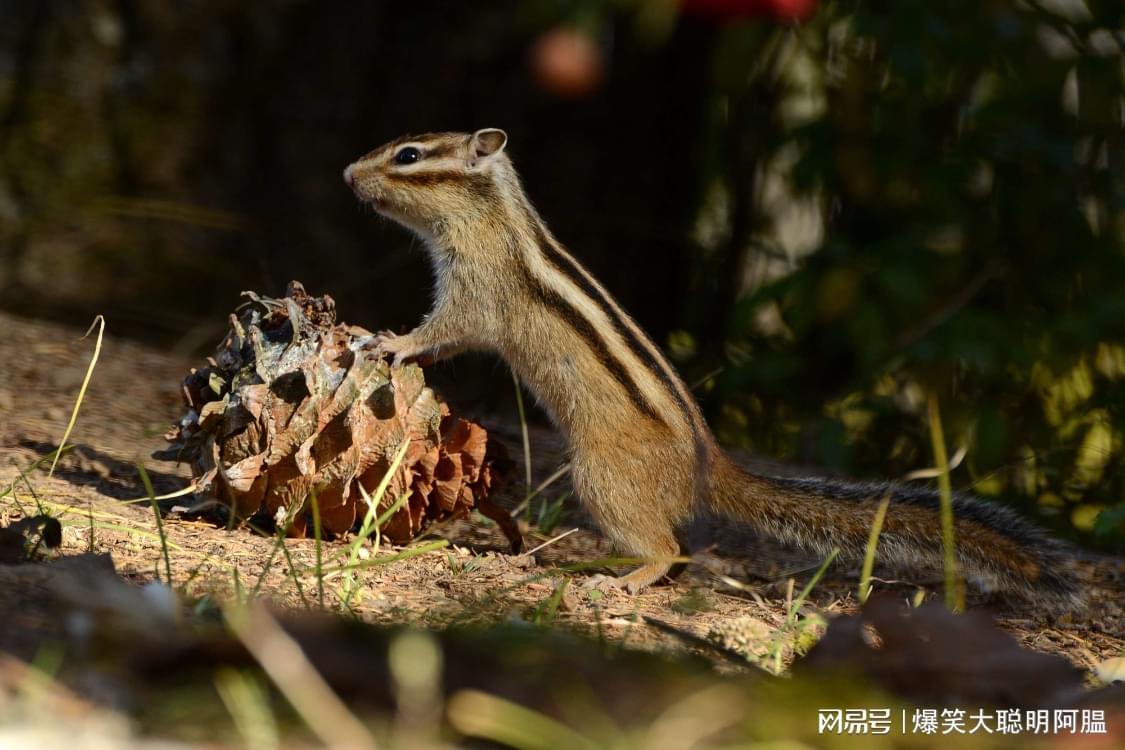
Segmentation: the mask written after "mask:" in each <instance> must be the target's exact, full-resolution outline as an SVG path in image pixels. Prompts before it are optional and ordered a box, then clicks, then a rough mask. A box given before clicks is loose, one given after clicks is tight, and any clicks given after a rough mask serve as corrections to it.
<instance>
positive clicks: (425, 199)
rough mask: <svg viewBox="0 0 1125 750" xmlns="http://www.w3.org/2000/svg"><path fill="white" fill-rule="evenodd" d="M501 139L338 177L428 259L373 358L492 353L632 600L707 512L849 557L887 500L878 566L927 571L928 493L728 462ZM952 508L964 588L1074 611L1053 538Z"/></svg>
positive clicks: (375, 164)
mask: <svg viewBox="0 0 1125 750" xmlns="http://www.w3.org/2000/svg"><path fill="white" fill-rule="evenodd" d="M507 142H508V136H507V135H506V134H505V133H504V131H502V130H497V129H495V128H488V129H484V130H478V131H476V132H475V133H472V134H468V133H433V134H428V135H421V136H408V137H404V138H399V139H397V140H395V141H392V142H390V143H388V144H386V145H384V146H381V147H379V148H377V149H375V150H374V151H372V152H370V153H369V154H367V155H366V156H364V157H362V158H360V159H359V160H358V161H356V162H355V163H353V164H351V165H350V166H348V167H347V168H346V169H345V170H344V181H345V182H346V183H347V184H348V185H349V186H350V187H351V188H352V190H353V191H354V192H355V194H356V196H357V197H358V198H359V199H360V200H361V201H363V202H364V203H368V204H370V205H371V206H372V207H374V209H375V210H376V211H377V212H378V213H379V214H381V215H383V216H385V217H387V218H390V219H392V220H394V221H396V222H398V223H399V224H402V225H403V226H405V227H406V228H408V229H410V230H411V231H413V232H414V233H415V234H417V235H418V236H419V237H420V238H421V239H422V240H423V242H424V244H425V246H426V248H427V250H428V254H429V258H430V261H431V263H432V265H433V272H434V279H435V290H434V303H433V309H432V311H431V312H430V313H429V315H427V316H426V318H425V319H424V320H423V322H422V323H421V324H420V325H419V326H417V327H416V328H415V329H414V330H413V331H411V332H410V333H407V334H404V335H394V334H392V333H389V332H384V333H382V334H380V335H379V336H378V337H377V338H376V339H375V341H374V348H375V349H376V350H377V351H378V352H380V353H383V354H385V355H389V356H391V357H393V359H394V362H395V363H396V364H400V363H402V362H403V361H404V360H407V359H411V358H416V357H422V356H425V357H427V358H431V359H433V360H435V361H436V360H439V359H442V358H445V357H450V356H453V355H454V354H457V353H458V352H461V351H464V350H467V349H475V350H487V351H492V352H495V353H497V354H499V356H500V357H502V358H503V359H504V360H505V361H506V362H507V363H508V364H509V365H510V366H511V368H512V369H513V370H514V371H515V373H516V374H517V375H518V377H519V378H520V380H521V381H522V382H523V384H524V385H525V386H526V387H527V388H528V389H529V390H530V391H531V393H532V394H533V395H534V396H535V397H536V399H537V401H538V403H539V404H540V405H541V406H542V407H543V408H544V409H545V410H546V412H547V414H548V415H549V416H550V418H551V419H552V420H553V422H554V424H555V425H556V426H557V427H558V428H559V430H560V431H561V432H562V433H563V434H564V436H565V438H566V440H567V441H568V444H569V447H570V452H571V473H572V476H573V483H574V489H575V492H576V494H577V496H578V497H579V498H580V499H581V501H582V502H583V503H584V504H585V506H586V507H587V508H588V510H589V512H590V513H591V515H592V516H593V518H594V520H595V522H596V523H597V524H598V525H599V527H600V528H601V529H602V531H603V532H604V533H605V534H606V535H607V536H608V537H609V539H610V540H611V541H612V542H613V543H614V544H615V546H616V547H617V548H618V549H620V550H621V551H623V552H625V553H627V554H631V555H635V556H637V557H640V558H643V559H646V560H650V562H647V563H646V564H644V565H642V566H641V567H639V568H637V569H635V570H633V571H632V572H630V573H628V574H627V575H625V576H624V577H623V578H619V579H614V580H615V581H616V582H617V583H618V584H620V585H623V586H624V588H626V589H627V590H628V591H629V592H630V593H636V592H638V591H640V590H642V589H644V588H645V587H646V586H648V585H650V584H652V583H654V582H656V581H658V580H659V579H661V578H663V577H664V576H665V575H666V574H668V572H669V569H670V566H671V562H670V558H675V557H677V556H678V555H679V554H680V551H681V542H686V541H687V540H689V539H697V538H698V529H699V527H700V523H703V522H707V521H708V519H710V522H711V523H714V522H715V519H724V520H721V521H720V524H722V525H723V526H725V528H726V531H729V530H730V529H732V528H734V529H737V528H738V527H740V526H746V527H749V528H750V529H752V530H754V531H756V532H758V533H764V534H766V535H768V536H770V537H773V538H776V539H779V540H781V541H783V542H786V543H793V544H796V545H798V546H801V547H804V548H806V549H809V550H811V551H814V552H817V553H820V554H826V553H827V552H828V551H829V550H831V549H832V548H833V547H838V548H839V549H840V552H841V554H842V556H844V557H850V558H852V559H862V557H863V553H864V550H865V548H866V544H867V538H868V535H869V532H870V527H871V522H872V519H873V517H874V515H875V511H876V508H877V507H878V505H879V503H880V501H881V500H882V498H883V497H884V495H886V494H887V493H891V495H892V503H891V505H890V509H889V512H888V513H887V515H886V519H885V522H884V525H883V531H882V535H881V537H880V540H879V544H878V554H879V558H880V560H881V561H882V562H886V563H890V564H892V565H895V566H898V567H905V568H909V569H926V570H940V569H941V559H942V557H941V556H942V550H941V542H940V537H941V534H940V531H939V528H940V525H939V515H938V507H939V501H938V497H937V494H936V493H935V492H932V491H928V490H920V489H912V488H909V487H895V488H892V486H891V485H890V484H889V483H884V484H879V483H844V482H836V481H828V480H822V479H782V478H774V477H768V476H760V475H755V474H750V473H747V472H745V471H743V470H742V469H740V468H739V467H738V466H736V465H735V463H734V462H733V461H732V460H731V459H730V458H729V457H728V456H727V455H726V454H725V453H724V452H723V450H722V449H721V448H720V447H719V446H718V444H717V442H716V441H715V438H714V437H713V436H712V434H711V431H710V429H709V428H708V426H707V423H706V422H705V421H704V419H703V416H702V414H701V412H700V409H699V407H698V405H697V404H696V402H695V400H694V399H693V397H692V395H691V393H690V392H689V390H688V388H687V386H685V385H684V382H683V381H682V380H681V379H680V377H679V375H677V373H676V370H675V369H674V368H673V367H672V365H671V364H670V363H669V362H668V360H667V359H666V358H665V357H664V355H663V354H662V353H661V351H660V348H659V347H657V346H656V345H655V344H654V343H653V342H652V341H651V340H650V339H649V338H648V336H646V335H645V333H644V331H642V330H641V328H640V327H639V326H638V325H637V324H636V323H635V322H634V321H633V320H632V318H630V317H629V315H628V314H626V313H625V311H624V310H623V309H622V308H621V306H620V305H619V304H618V303H617V302H616V301H615V300H614V298H613V297H612V296H611V295H610V294H609V292H607V291H606V289H605V288H604V287H603V286H602V285H601V284H600V283H598V281H597V280H595V279H594V277H593V276H591V274H590V273H589V272H588V271H587V270H586V269H585V268H583V267H582V265H581V264H580V263H579V262H578V261H577V260H576V259H575V258H574V257H573V256H572V255H571V254H570V253H569V252H567V251H566V250H565V249H564V248H563V246H562V245H561V244H560V243H559V242H558V240H556V239H555V237H554V235H552V234H551V232H550V230H548V229H547V226H546V225H545V224H544V222H543V220H542V219H541V218H540V216H539V214H538V213H537V212H536V210H535V208H534V207H533V206H532V204H531V201H530V200H529V199H528V197H527V195H526V194H525V193H524V190H523V188H522V186H521V183H520V179H519V176H518V175H517V173H516V170H515V168H514V167H513V165H512V162H511V160H510V159H509V158H508V156H507V154H506V153H505V146H506V144H507ZM953 507H954V514H955V526H954V528H955V533H956V542H957V561H958V563H959V566H960V571H961V572H963V573H964V574H966V576H967V577H968V578H969V579H970V580H971V581H974V582H978V583H980V584H982V585H983V586H984V587H985V588H986V589H988V590H993V591H997V592H1000V593H1008V594H1014V595H1016V596H1019V597H1022V598H1023V599H1026V600H1029V601H1031V602H1033V603H1041V604H1048V605H1052V606H1054V607H1056V608H1062V607H1077V606H1079V605H1080V602H1081V596H1080V593H1079V590H1078V586H1077V584H1076V582H1075V580H1074V579H1073V578H1072V577H1071V576H1070V575H1069V574H1067V573H1066V572H1065V565H1064V563H1065V562H1066V560H1067V559H1068V557H1069V555H1068V552H1067V550H1068V548H1067V546H1066V545H1065V544H1064V543H1062V542H1060V541H1057V540H1054V539H1052V538H1050V537H1049V536H1047V535H1046V534H1045V533H1043V532H1042V531H1040V530H1039V529H1038V528H1036V527H1035V526H1034V525H1032V524H1031V523H1029V522H1028V521H1025V520H1024V519H1023V518H1021V517H1020V516H1018V515H1016V514H1015V513H1012V512H1011V511H1008V510H1006V509H1004V508H1002V507H999V506H996V505H991V504H987V503H984V502H982V501H979V500H976V499H974V498H971V497H969V496H965V495H957V496H956V497H955V498H954V502H953ZM724 533H725V532H724Z"/></svg>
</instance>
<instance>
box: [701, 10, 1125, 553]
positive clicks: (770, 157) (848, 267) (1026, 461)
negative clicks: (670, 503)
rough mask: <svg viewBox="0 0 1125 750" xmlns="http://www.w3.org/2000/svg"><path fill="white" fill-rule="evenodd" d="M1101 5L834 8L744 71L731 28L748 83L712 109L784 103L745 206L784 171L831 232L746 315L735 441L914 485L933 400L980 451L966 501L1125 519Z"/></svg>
mask: <svg viewBox="0 0 1125 750" xmlns="http://www.w3.org/2000/svg"><path fill="white" fill-rule="evenodd" d="M1056 5H1058V6H1062V5H1063V4H1052V7H1055V6H1056ZM1074 5H1075V6H1077V7H1078V8H1079V10H1081V4H1080V3H1075V4H1074ZM1087 5H1088V6H1089V9H1090V11H1089V13H1086V12H1074V13H1071V14H1070V16H1069V18H1064V17H1062V16H1061V15H1057V14H1055V13H1053V12H1051V11H1048V10H1047V9H1045V8H1044V7H1041V6H1040V5H1039V4H1038V3H1028V4H1026V6H1025V5H1024V4H1016V3H975V2H969V1H958V2H949V3H925V2H895V3H859V2H838V3H826V4H825V5H824V6H822V8H821V11H820V13H819V14H818V16H817V17H816V18H815V19H814V20H813V21H812V22H811V23H810V24H808V25H806V26H804V27H802V28H800V29H797V30H790V29H777V30H775V31H773V32H772V36H771V37H770V38H769V39H767V40H766V41H765V42H763V43H761V44H759V45H758V46H757V47H756V49H754V50H743V51H742V52H741V53H739V52H737V51H734V52H732V51H731V50H742V46H743V45H744V42H745V40H746V39H760V38H761V36H762V31H761V29H760V28H746V29H741V28H735V29H732V30H731V31H730V38H729V39H728V40H727V41H726V46H727V51H728V54H727V55H726V56H725V57H724V56H722V55H720V57H719V60H720V63H725V64H726V65H728V66H741V67H742V69H743V70H746V69H749V70H752V71H756V72H754V73H753V74H752V75H751V76H750V80H749V81H748V82H746V81H745V79H743V81H742V82H741V83H739V84H737V85H735V86H726V87H725V88H724V86H725V85H726V84H725V82H726V81H728V80H730V79H731V76H730V71H729V70H728V71H726V72H725V73H724V72H723V71H720V72H719V76H718V78H719V86H717V88H718V89H719V90H720V92H721V97H720V101H719V102H717V105H721V106H722V107H724V108H725V110H729V111H737V110H738V108H739V106H740V105H739V103H738V100H739V99H740V98H742V97H749V96H757V97H761V96H762V94H763V92H764V93H765V94H767V95H768V96H772V97H774V98H775V100H776V101H777V106H776V107H775V108H774V111H773V118H772V121H771V122H769V123H766V124H765V125H764V126H763V128H762V132H761V135H760V138H761V139H763V142H762V143H761V144H760V145H759V146H758V149H757V152H756V154H755V155H754V157H753V158H754V159H755V160H756V164H757V165H758V169H759V174H760V175H765V176H764V177H761V176H760V177H759V178H758V185H759V189H758V190H757V191H756V193H757V196H756V197H752V199H753V200H756V201H758V205H759V207H760V206H761V202H762V199H761V194H762V193H763V191H765V190H766V188H768V185H769V179H771V177H776V179H777V180H780V181H781V182H783V183H784V186H785V189H786V191H787V196H788V197H789V198H790V199H791V200H793V201H807V202H809V204H810V205H812V206H813V207H814V208H815V209H816V210H817V212H818V214H819V221H820V222H821V226H822V231H821V232H820V233H819V237H818V239H817V241H816V242H815V243H813V244H812V245H811V246H809V247H807V248H804V249H797V250H794V249H793V247H792V243H790V246H788V247H785V246H782V247H780V248H778V247H776V246H773V248H772V252H775V253H779V254H780V255H782V256H783V262H782V263H780V264H775V265H780V269H778V268H775V269H773V270H772V271H771V272H770V273H769V274H768V276H769V277H770V280H769V281H767V282H766V283H764V284H761V285H759V286H758V288H756V289H755V290H753V291H752V292H751V293H749V294H747V295H745V296H744V297H743V298H742V299H741V300H740V301H739V302H738V304H737V305H736V307H735V310H734V315H733V322H732V324H731V326H730V329H729V335H728V341H727V344H726V351H727V353H728V355H729V354H731V353H737V355H738V356H737V358H735V361H734V362H733V363H732V364H731V365H730V366H728V368H727V369H726V370H725V372H724V373H723V374H722V375H721V376H720V377H719V379H718V382H717V387H716V389H715V390H714V391H713V392H712V401H711V405H712V407H713V411H714V413H715V414H717V415H718V417H719V421H720V431H721V434H722V437H723V438H724V439H725V440H727V441H732V440H733V441H736V442H740V443H742V444H743V445H744V446H746V447H749V448H752V449H757V450H762V451H768V452H775V453H782V454H788V455H790V456H797V457H799V458H801V459H802V460H808V461H813V462H817V463H822V464H827V465H830V466H833V467H835V468H837V469H840V470H844V471H847V472H850V473H853V474H858V475H879V476H888V475H890V476H894V475H900V474H902V473H905V472H907V471H909V470H911V469H915V468H918V467H920V466H925V465H927V464H928V460H927V452H928V451H927V438H926V420H925V412H924V404H925V402H926V396H927V394H931V393H932V394H936V395H937V396H938V397H940V399H941V402H942V405H943V407H944V410H945V411H946V421H947V424H948V425H949V428H950V429H949V436H950V442H951V444H952V445H953V447H954V449H956V448H958V447H960V446H962V445H967V446H968V448H969V452H968V457H967V460H966V461H965V462H964V464H963V467H962V468H960V469H959V470H958V471H957V472H956V473H955V474H954V481H955V482H956V483H958V484H959V485H961V486H966V485H973V486H975V489H976V490H977V491H978V492H982V493H986V494H1001V495H1003V496H1005V497H1006V498H1008V499H1013V500H1014V499H1022V502H1025V503H1027V504H1029V507H1030V504H1031V503H1038V504H1039V505H1040V506H1043V507H1047V508H1052V509H1054V510H1055V511H1056V515H1059V516H1060V518H1062V517H1065V518H1067V519H1069V522H1070V523H1072V524H1074V525H1075V526H1076V527H1078V528H1079V529H1080V530H1081V531H1083V532H1086V531H1089V530H1090V529H1091V528H1092V526H1093V524H1094V519H1095V517H1096V516H1097V514H1098V511H1099V510H1100V509H1102V508H1106V507H1109V506H1112V505H1116V504H1118V503H1120V502H1121V501H1122V498H1123V497H1125V471H1123V470H1122V469H1123V463H1122V462H1123V456H1125V453H1123V447H1125V441H1123V435H1125V398H1123V397H1125V377H1123V376H1125V346H1123V344H1125V293H1123V292H1122V290H1125V194H1123V192H1122V189H1121V188H1122V172H1123V166H1125V154H1123V151H1122V148H1123V135H1125V130H1123V122H1122V120H1123V114H1122V113H1123V111H1125V64H1123V62H1122V61H1123V57H1125V56H1123V54H1122V51H1123V50H1122V41H1121V38H1120V35H1119V34H1117V36H1114V35H1113V34H1111V33H1110V30H1113V29H1120V28H1121V27H1122V21H1123V20H1125V17H1123V16H1122V10H1121V6H1120V5H1118V4H1114V3H1096V2H1092V3H1088V4H1087ZM763 56H765V57H766V58H767V59H766V64H763V63H762V61H761V60H760V59H759V58H761V57H763ZM755 66H756V67H755ZM802 104H803V108H802V106H800V105H802ZM787 107H788V108H789V109H791V110H794V111H798V113H799V114H798V116H788V115H787V114H786V108H787ZM718 127H719V128H720V129H721V128H722V127H725V126H724V125H720V126H718ZM717 148H719V150H720V151H721V150H722V146H718V147H717ZM781 155H789V158H788V161H787V162H786V163H785V167H784V169H782V168H779V167H778V164H779V163H780V162H779V159H778V157H779V156H781ZM727 156H728V157H729V158H731V159H738V158H743V157H740V155H739V154H729V153H728V154H727ZM724 185H725V188H726V194H727V195H728V196H729V195H736V194H737V193H738V190H737V186H736V185H734V184H732V183H731V182H730V181H729V179H727V180H726V182H725V183H724ZM707 210H708V209H706V208H705V209H704V211H705V213H706V212H707ZM732 210H733V209H732ZM759 212H760V214H762V216H764V218H760V219H759V220H758V222H757V231H758V233H759V234H760V235H761V238H762V239H755V240H754V241H755V242H756V243H757V244H758V245H759V246H761V247H765V248H766V250H767V251H770V249H771V246H770V244H769V238H770V237H776V236H778V235H781V234H783V232H781V231H779V227H778V226H777V222H776V217H770V216H768V215H765V214H764V213H763V212H762V211H761V209H760V208H759ZM771 221H773V222H774V224H773V225H772V226H771V224H770V222H771ZM780 229H784V227H781V228H780ZM751 253H752V255H751V258H752V257H753V251H751ZM1119 516H1120V513H1118V515H1117V516H1114V517H1115V518H1117V517H1119ZM1108 523H1109V522H1108V521H1106V522H1103V523H1102V524H1101V526H1100V528H1101V529H1102V530H1103V534H1102V535H1101V537H1100V538H1101V539H1103V540H1106V539H1108V540H1109V541H1110V543H1111V544H1112V543H1114V542H1117V543H1120V541H1121V540H1122V539H1123V538H1125V534H1122V528H1121V523H1120V521H1119V520H1118V522H1117V523H1116V531H1112V530H1110V531H1107V530H1105V526H1106V525H1107V524H1108Z"/></svg>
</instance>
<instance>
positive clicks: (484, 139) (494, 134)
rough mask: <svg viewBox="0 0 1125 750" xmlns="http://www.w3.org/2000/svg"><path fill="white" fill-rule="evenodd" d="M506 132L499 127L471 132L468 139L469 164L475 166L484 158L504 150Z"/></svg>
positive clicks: (506, 141) (506, 138)
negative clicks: (471, 134) (470, 137)
mask: <svg viewBox="0 0 1125 750" xmlns="http://www.w3.org/2000/svg"><path fill="white" fill-rule="evenodd" d="M507 143H508V134H507V133H505V132H504V131H503V130H500V129H499V128H484V129H483V130H478V131H477V132H475V133H473V137H472V139H471V140H470V141H469V166H470V167H475V166H477V165H478V164H480V163H481V162H483V161H484V160H485V159H488V158H489V157H491V156H495V155H496V154H498V153H500V152H501V151H503V150H504V146H506V145H507Z"/></svg>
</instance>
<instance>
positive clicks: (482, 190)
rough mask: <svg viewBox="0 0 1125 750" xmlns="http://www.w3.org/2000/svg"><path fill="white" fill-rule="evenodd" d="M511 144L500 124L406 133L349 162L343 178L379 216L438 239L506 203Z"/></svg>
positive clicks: (511, 178) (512, 172)
mask: <svg viewBox="0 0 1125 750" xmlns="http://www.w3.org/2000/svg"><path fill="white" fill-rule="evenodd" d="M507 142H508V136H507V134H506V133H504V131H503V130H497V129H496V128H486V129H484V130H478V131H477V132H475V133H472V134H469V133H430V134H428V135H420V136H407V137H404V138H399V139H397V140H394V141H391V142H390V143H388V144H386V145H385V146H380V147H379V148H377V149H375V150H374V151H372V152H371V153H369V154H367V155H366V156H364V157H363V158H361V159H359V160H358V161H356V162H355V163H354V164H350V165H348V167H347V169H345V170H344V182H346V183H347V184H348V185H349V186H350V187H351V188H352V190H354V191H355V194H356V196H357V197H358V198H359V199H360V200H361V201H363V202H365V203H369V204H370V205H371V206H372V207H373V208H374V209H375V210H376V211H378V212H379V213H380V214H382V215H384V216H386V217H388V218H390V219H394V220H395V221H397V222H398V223H400V224H402V225H404V226H406V227H408V228H410V229H413V230H414V231H416V232H418V233H419V234H421V235H423V236H424V237H429V238H433V237H438V236H441V235H442V234H444V233H447V232H448V231H449V230H451V229H452V228H453V227H454V226H455V225H458V224H461V223H464V222H466V221H472V220H474V219H479V218H485V216H486V214H488V213H489V209H490V208H491V207H495V206H498V205H499V204H500V203H501V202H502V200H503V193H504V192H505V185H508V184H511V183H512V181H513V180H514V179H515V177H514V171H513V170H512V166H511V162H509V161H508V157H507V156H506V155H505V154H504V146H505V145H506V144H507Z"/></svg>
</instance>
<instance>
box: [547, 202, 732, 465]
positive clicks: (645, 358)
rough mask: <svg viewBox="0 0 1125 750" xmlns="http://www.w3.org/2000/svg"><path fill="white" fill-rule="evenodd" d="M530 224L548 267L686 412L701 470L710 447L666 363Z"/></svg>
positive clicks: (577, 267) (585, 275)
mask: <svg viewBox="0 0 1125 750" xmlns="http://www.w3.org/2000/svg"><path fill="white" fill-rule="evenodd" d="M531 226H532V228H533V229H534V231H535V239H536V243H537V244H538V245H539V249H540V251H541V252H542V253H543V257H544V258H545V259H546V260H547V262H548V263H549V264H550V265H551V267H552V268H554V269H555V270H556V271H558V272H559V273H561V274H562V275H563V276H565V277H567V278H568V279H570V280H571V281H572V282H573V283H574V284H575V285H576V286H577V287H578V288H579V289H581V290H582V292H583V293H584V294H585V295H586V296H587V297H589V298H590V299H592V300H593V301H594V302H595V303H596V304H597V305H598V307H600V308H601V310H602V312H604V313H605V315H606V317H607V318H608V319H609V322H610V324H611V325H612V326H613V329H614V330H615V331H616V332H617V335H618V336H620V337H621V340H622V341H624V342H625V345H626V346H627V347H629V350H630V351H631V352H633V354H634V355H635V356H636V357H637V359H638V360H640V362H641V364H643V365H644V366H645V367H646V368H647V369H648V371H649V372H651V373H652V374H653V375H655V376H656V378H657V380H659V381H660V383H661V384H662V385H663V386H664V388H665V389H666V390H667V391H668V392H669V393H670V394H672V398H673V399H674V400H675V401H676V404H677V405H678V406H679V407H680V409H681V410H682V411H683V413H684V415H685V416H687V419H688V424H689V425H690V426H691V431H692V434H693V435H694V436H695V443H696V446H695V448H696V459H697V463H698V464H699V466H698V469H699V470H700V471H704V470H705V469H706V464H707V462H708V461H707V459H708V457H709V455H710V451H709V450H708V447H707V445H706V443H705V442H704V441H703V439H702V437H701V433H700V429H699V425H697V424H696V419H695V412H694V410H693V409H692V408H691V405H690V404H689V403H688V402H687V399H686V398H685V397H684V395H683V394H682V393H681V392H680V389H679V387H678V386H677V383H676V380H675V378H673V377H672V376H671V375H670V374H669V372H668V369H667V366H665V365H664V364H663V363H661V362H660V360H659V359H658V358H657V356H656V355H654V354H653V353H652V349H651V348H650V347H648V346H645V342H644V341H642V340H641V337H640V335H638V334H637V333H636V332H634V331H633V329H631V328H630V327H629V326H628V325H627V324H626V323H625V319H624V318H623V317H622V316H621V314H620V313H619V312H618V311H617V309H616V308H615V307H614V306H613V304H612V303H611V302H610V301H609V299H608V298H607V297H606V295H605V293H604V292H602V291H601V290H600V289H598V287H597V286H596V285H595V284H594V282H593V281H592V280H591V278H590V275H589V274H588V273H586V271H585V270H584V269H583V268H582V267H581V266H580V265H579V264H578V262H577V261H575V260H574V259H573V258H571V257H570V256H569V255H567V254H566V253H563V252H562V251H560V250H559V249H558V247H557V246H556V245H555V243H554V242H552V241H551V238H550V237H548V236H547V231H546V230H545V229H544V228H543V224H542V222H541V221H540V220H539V219H538V218H537V217H532V219H531ZM642 335H643V334H642Z"/></svg>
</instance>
